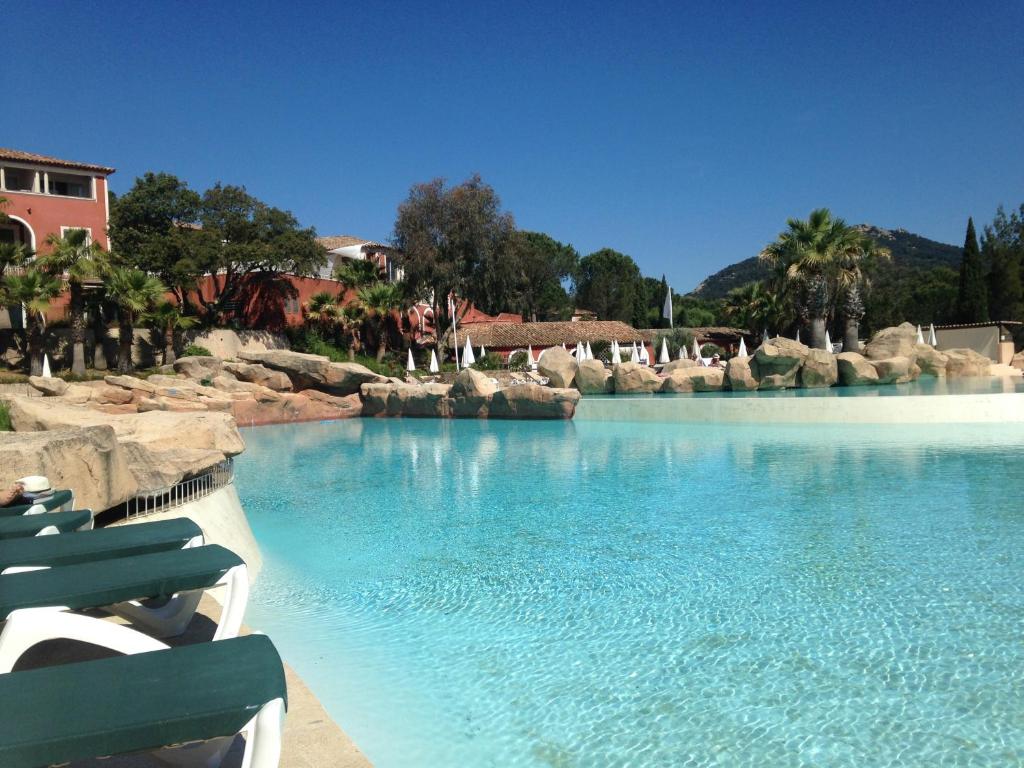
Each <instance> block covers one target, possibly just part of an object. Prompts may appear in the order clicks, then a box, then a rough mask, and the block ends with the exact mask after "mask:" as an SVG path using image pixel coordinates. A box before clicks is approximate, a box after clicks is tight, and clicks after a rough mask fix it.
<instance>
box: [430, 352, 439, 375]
mask: <svg viewBox="0 0 1024 768" xmlns="http://www.w3.org/2000/svg"><path fill="white" fill-rule="evenodd" d="M439 370H441V368H440V366H439V365H438V364H437V352H435V351H434V350H433V349H432V350H430V372H431V373H437V372H438V371H439Z"/></svg>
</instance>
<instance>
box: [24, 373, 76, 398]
mask: <svg viewBox="0 0 1024 768" xmlns="http://www.w3.org/2000/svg"><path fill="white" fill-rule="evenodd" d="M28 383H29V385H30V386H31V387H32V389H34V390H36V391H37V392H42V393H43V397H60V396H61V395H63V394H64V393H65V392H67V391H68V383H67V382H66V381H64V380H63V379H55V378H53V377H52V376H50V377H46V378H44V377H42V376H29V377H28Z"/></svg>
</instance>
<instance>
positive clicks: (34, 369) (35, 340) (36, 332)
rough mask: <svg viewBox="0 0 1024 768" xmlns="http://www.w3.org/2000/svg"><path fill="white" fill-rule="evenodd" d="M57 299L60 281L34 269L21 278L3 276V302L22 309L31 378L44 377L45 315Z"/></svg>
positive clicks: (17, 276)
mask: <svg viewBox="0 0 1024 768" xmlns="http://www.w3.org/2000/svg"><path fill="white" fill-rule="evenodd" d="M59 295H60V280H58V279H57V278H55V277H53V276H51V275H49V274H47V273H46V272H43V271H41V270H38V269H35V268H31V267H30V268H29V269H27V270H26V271H25V273H24V274H21V275H6V276H5V277H4V279H3V286H2V298H3V302H4V303H5V304H8V305H13V304H20V305H21V306H22V307H24V308H25V330H26V336H27V337H28V345H27V346H28V359H29V373H31V374H32V375H33V376H40V375H42V373H43V330H44V326H43V323H44V314H45V313H46V310H48V309H49V308H50V302H51V301H53V299H55V298H56V297H57V296H59Z"/></svg>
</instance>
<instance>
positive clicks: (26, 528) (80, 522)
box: [0, 509, 92, 540]
mask: <svg viewBox="0 0 1024 768" xmlns="http://www.w3.org/2000/svg"><path fill="white" fill-rule="evenodd" d="M90 528H92V510H88V509H76V510H74V511H73V512H47V513H46V514H43V515H21V516H19V517H0V540H2V539H20V538H23V537H25V536H45V535H47V534H51V533H67V532H68V531H78V530H88V529H90Z"/></svg>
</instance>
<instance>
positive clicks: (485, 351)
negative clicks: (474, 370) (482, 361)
mask: <svg viewBox="0 0 1024 768" xmlns="http://www.w3.org/2000/svg"><path fill="white" fill-rule="evenodd" d="M486 355H487V350H486V349H484V345H483V344H481V345H480V357H485V356H486Z"/></svg>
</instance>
